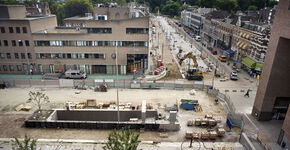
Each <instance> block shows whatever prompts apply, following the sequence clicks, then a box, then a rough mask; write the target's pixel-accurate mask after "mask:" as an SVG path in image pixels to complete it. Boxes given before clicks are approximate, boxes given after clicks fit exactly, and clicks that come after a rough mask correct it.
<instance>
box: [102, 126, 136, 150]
mask: <svg viewBox="0 0 290 150" xmlns="http://www.w3.org/2000/svg"><path fill="white" fill-rule="evenodd" d="M139 136H140V133H139V132H136V131H134V130H131V129H130V128H129V127H124V128H122V129H121V131H116V130H114V131H112V132H111V133H110V134H109V137H108V142H107V143H106V145H105V146H104V147H103V149H104V150H137V147H138V145H139V143H140V141H138V138H139Z"/></svg>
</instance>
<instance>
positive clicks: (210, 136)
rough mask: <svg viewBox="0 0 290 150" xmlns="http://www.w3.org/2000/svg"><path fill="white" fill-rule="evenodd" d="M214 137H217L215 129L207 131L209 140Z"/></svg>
mask: <svg viewBox="0 0 290 150" xmlns="http://www.w3.org/2000/svg"><path fill="white" fill-rule="evenodd" d="M216 137H217V133H216V132H215V131H211V132H209V138H210V139H211V140H215V139H216Z"/></svg>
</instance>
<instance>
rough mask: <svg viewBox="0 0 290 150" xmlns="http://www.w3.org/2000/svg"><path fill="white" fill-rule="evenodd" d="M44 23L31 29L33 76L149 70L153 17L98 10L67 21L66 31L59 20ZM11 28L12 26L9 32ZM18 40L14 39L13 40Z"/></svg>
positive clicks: (135, 12) (116, 9) (121, 10)
mask: <svg viewBox="0 0 290 150" xmlns="http://www.w3.org/2000/svg"><path fill="white" fill-rule="evenodd" d="M13 13H14V12H13ZM24 14H25V13H24ZM23 17H25V16H23ZM47 17H48V18H49V16H45V17H44V18H47ZM12 20H13V19H12ZM48 21H49V20H48ZM40 23H41V25H40V26H43V28H39V27H37V28H35V27H34V26H33V27H30V28H33V31H32V32H30V34H29V35H30V39H31V40H30V41H31V42H30V44H29V45H30V46H31V49H30V51H31V54H29V55H31V57H32V59H31V60H30V63H33V73H37V74H43V73H53V72H65V71H66V70H68V69H78V70H82V71H84V72H86V73H88V74H96V73H100V74H115V73H116V68H117V67H116V66H118V68H119V70H118V71H119V73H120V74H124V75H125V74H131V73H134V72H135V71H138V72H141V73H142V72H144V71H145V70H146V69H147V68H148V67H147V60H148V58H147V57H148V51H149V49H148V40H149V31H148V30H149V17H147V16H144V15H143V14H142V12H140V11H139V10H137V9H131V8H129V7H122V8H120V7H113V8H111V7H107V8H106V7H98V8H94V13H93V14H86V15H85V16H84V17H81V16H76V17H72V18H67V19H65V20H64V25H65V26H63V27H58V26H57V25H56V20H55V16H54V20H53V21H52V22H47V21H43V22H40ZM8 26H9V22H8V23H7V27H6V26H5V29H6V28H7V29H6V30H8V28H9V27H8ZM1 36H2V35H1ZM3 36H4V35H3ZM16 36H17V35H11V38H12V39H11V40H13V39H14V38H16ZM1 39H5V38H4V37H3V38H1ZM3 42H4V41H3ZM27 47H28V46H27ZM11 49H13V47H9V48H7V51H11ZM30 51H29V52H30ZM4 55H6V54H4V53H3V56H4ZM19 55H20V56H19V57H20V58H22V55H21V54H19ZM4 57H5V56H4ZM23 58H24V57H23ZM6 59H8V58H5V60H6ZM13 60H14V59H13ZM3 61H4V59H3ZM23 61H26V60H25V59H24V60H23ZM15 62H19V60H18V59H15ZM2 68H3V66H2ZM2 68H1V73H23V72H17V71H15V70H14V71H13V72H11V71H9V65H5V68H6V69H5V70H4V69H2Z"/></svg>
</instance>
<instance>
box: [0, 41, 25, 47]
mask: <svg viewBox="0 0 290 150" xmlns="http://www.w3.org/2000/svg"><path fill="white" fill-rule="evenodd" d="M24 43H25V46H30V44H29V41H28V40H25V41H24ZM3 45H4V46H9V42H8V40H3ZM11 45H12V46H17V45H18V46H23V41H22V40H18V41H16V40H11ZM0 46H2V41H1V40H0Z"/></svg>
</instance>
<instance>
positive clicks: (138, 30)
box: [126, 28, 148, 34]
mask: <svg viewBox="0 0 290 150" xmlns="http://www.w3.org/2000/svg"><path fill="white" fill-rule="evenodd" d="M126 33H127V34H148V28H126Z"/></svg>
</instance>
